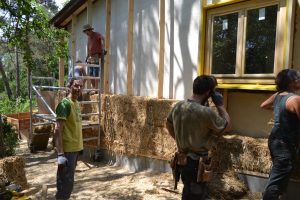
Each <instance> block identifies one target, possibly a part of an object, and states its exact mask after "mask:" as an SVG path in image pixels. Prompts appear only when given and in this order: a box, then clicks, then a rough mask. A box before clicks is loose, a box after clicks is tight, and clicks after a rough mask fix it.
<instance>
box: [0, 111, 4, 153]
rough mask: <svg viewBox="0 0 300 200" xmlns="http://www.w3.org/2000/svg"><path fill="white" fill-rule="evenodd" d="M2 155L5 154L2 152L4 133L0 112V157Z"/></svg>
mask: <svg viewBox="0 0 300 200" xmlns="http://www.w3.org/2000/svg"><path fill="white" fill-rule="evenodd" d="M4 155H5V152H4V135H3V125H2V116H1V114H0V158H3V157H4Z"/></svg>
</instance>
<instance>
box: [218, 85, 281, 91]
mask: <svg viewBox="0 0 300 200" xmlns="http://www.w3.org/2000/svg"><path fill="white" fill-rule="evenodd" d="M217 88H220V89H236V90H261V91H276V85H260V84H230V83H219V84H218V86H217Z"/></svg>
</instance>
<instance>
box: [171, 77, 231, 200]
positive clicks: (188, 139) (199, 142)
mask: <svg viewBox="0 0 300 200" xmlns="http://www.w3.org/2000/svg"><path fill="white" fill-rule="evenodd" d="M216 84H217V82H216V79H215V78H214V77H212V76H208V75H201V76H198V77H197V78H196V79H195V80H194V82H193V95H192V96H191V97H190V98H189V99H187V100H183V101H180V102H178V103H177V104H176V105H175V106H174V107H173V109H172V110H171V112H170V113H169V114H168V117H167V122H166V127H167V129H168V132H169V134H170V135H171V136H172V137H173V138H174V139H175V141H176V144H177V149H178V152H177V153H176V156H175V159H174V160H175V166H176V169H177V170H178V171H179V174H180V175H181V180H182V182H183V184H184V187H183V191H182V199H183V200H194V199H195V200H201V199H206V198H207V191H206V187H207V186H206V185H207V184H206V183H207V182H208V181H209V179H210V178H211V174H209V173H208V172H209V171H211V170H212V168H213V166H212V165H213V163H212V160H211V159H210V158H209V156H208V151H209V150H210V148H211V145H210V141H211V140H212V138H213V137H215V136H219V135H221V134H222V133H224V132H226V131H228V130H229V128H230V126H231V121H230V117H229V115H228V113H227V112H226V110H225V108H224V105H223V96H222V95H221V94H220V93H218V92H216V91H215V87H216ZM210 97H211V99H212V101H213V103H214V104H215V106H216V108H217V113H216V112H215V111H214V110H213V109H212V108H210V107H208V106H205V105H206V103H207V101H208V99H209V98H210ZM173 166H174V163H173ZM209 177H210V178H209Z"/></svg>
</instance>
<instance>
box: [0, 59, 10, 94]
mask: <svg viewBox="0 0 300 200" xmlns="http://www.w3.org/2000/svg"><path fill="white" fill-rule="evenodd" d="M0 73H1V75H2V80H3V83H4V87H5V90H6V93H7V96H8V98H9V99H11V98H12V92H11V89H10V87H9V82H8V80H7V77H6V74H5V71H4V68H3V64H2V58H1V57H0Z"/></svg>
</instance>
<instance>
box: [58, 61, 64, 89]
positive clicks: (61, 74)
mask: <svg viewBox="0 0 300 200" xmlns="http://www.w3.org/2000/svg"><path fill="white" fill-rule="evenodd" d="M64 76H65V59H64V58H62V57H60V58H59V87H64Z"/></svg>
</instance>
